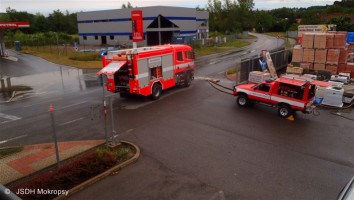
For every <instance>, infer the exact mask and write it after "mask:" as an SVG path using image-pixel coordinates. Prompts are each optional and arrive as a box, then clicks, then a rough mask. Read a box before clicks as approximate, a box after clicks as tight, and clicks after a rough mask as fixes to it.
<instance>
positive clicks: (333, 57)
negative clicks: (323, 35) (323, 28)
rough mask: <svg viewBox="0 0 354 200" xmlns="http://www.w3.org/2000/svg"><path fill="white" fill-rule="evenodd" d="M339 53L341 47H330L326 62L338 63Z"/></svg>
mask: <svg viewBox="0 0 354 200" xmlns="http://www.w3.org/2000/svg"><path fill="white" fill-rule="evenodd" d="M339 54H340V50H339V49H328V51H327V62H326V64H330V65H338V61H339Z"/></svg>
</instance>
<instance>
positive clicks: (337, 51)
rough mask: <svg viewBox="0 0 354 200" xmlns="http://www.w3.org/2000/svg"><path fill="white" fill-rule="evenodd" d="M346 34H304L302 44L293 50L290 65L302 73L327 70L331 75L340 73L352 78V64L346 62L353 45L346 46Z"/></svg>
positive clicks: (353, 47)
mask: <svg viewBox="0 0 354 200" xmlns="http://www.w3.org/2000/svg"><path fill="white" fill-rule="evenodd" d="M346 38H347V32H328V33H304V34H303V36H302V44H301V45H296V46H295V47H294V49H293V58H292V64H293V65H295V66H300V67H301V68H303V69H304V72H311V71H315V72H318V70H329V71H331V73H332V75H336V74H338V73H341V72H345V73H351V77H354V63H353V62H350V59H349V62H348V58H349V57H348V56H349V55H350V54H352V53H353V50H354V43H350V44H346Z"/></svg>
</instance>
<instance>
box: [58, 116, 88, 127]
mask: <svg viewBox="0 0 354 200" xmlns="http://www.w3.org/2000/svg"><path fill="white" fill-rule="evenodd" d="M82 119H84V118H83V117H80V118H78V119H74V120H71V121H68V122H65V123H62V124H59V126H64V125H67V124H71V123H74V122H77V121H80V120H82Z"/></svg>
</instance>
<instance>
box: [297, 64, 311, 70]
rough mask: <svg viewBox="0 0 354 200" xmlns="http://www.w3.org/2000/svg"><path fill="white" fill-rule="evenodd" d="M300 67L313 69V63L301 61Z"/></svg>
mask: <svg viewBox="0 0 354 200" xmlns="http://www.w3.org/2000/svg"><path fill="white" fill-rule="evenodd" d="M300 67H301V68H303V69H313V63H300Z"/></svg>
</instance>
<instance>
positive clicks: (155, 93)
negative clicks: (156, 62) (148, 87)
mask: <svg viewBox="0 0 354 200" xmlns="http://www.w3.org/2000/svg"><path fill="white" fill-rule="evenodd" d="M151 92H152V94H151V98H152V99H153V100H157V99H159V98H160V96H161V93H162V88H161V85H160V84H158V83H155V84H154V86H152V91H151Z"/></svg>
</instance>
